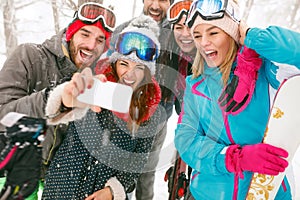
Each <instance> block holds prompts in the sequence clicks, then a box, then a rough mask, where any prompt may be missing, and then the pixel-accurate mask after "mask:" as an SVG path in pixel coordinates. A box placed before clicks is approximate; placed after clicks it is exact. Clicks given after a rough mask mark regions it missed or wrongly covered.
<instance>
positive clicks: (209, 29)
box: [194, 26, 219, 33]
mask: <svg viewBox="0 0 300 200" xmlns="http://www.w3.org/2000/svg"><path fill="white" fill-rule="evenodd" d="M214 28H219V27H217V26H212V27H210V28H208V29H206V30H205V32H208V31H211V30H212V29H214ZM194 33H199V31H194Z"/></svg>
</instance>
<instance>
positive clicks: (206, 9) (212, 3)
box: [186, 0, 241, 28]
mask: <svg viewBox="0 0 300 200" xmlns="http://www.w3.org/2000/svg"><path fill="white" fill-rule="evenodd" d="M226 13H227V15H228V16H230V17H231V18H232V19H233V20H234V21H236V22H240V20H241V19H240V16H239V14H240V13H239V10H238V8H237V7H236V8H234V7H233V6H232V5H231V4H230V3H228V0H196V1H194V2H193V4H192V5H191V8H190V11H189V14H188V18H187V21H186V24H187V25H188V27H189V28H191V27H192V26H193V24H194V22H195V19H196V18H197V16H198V15H199V16H200V17H201V18H202V19H203V20H214V19H221V18H223V17H224V15H225V14H226Z"/></svg>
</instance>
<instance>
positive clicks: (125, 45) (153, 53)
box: [116, 32, 159, 61]
mask: <svg viewBox="0 0 300 200" xmlns="http://www.w3.org/2000/svg"><path fill="white" fill-rule="evenodd" d="M116 51H118V52H119V53H121V54H123V55H129V54H131V53H132V52H133V51H135V52H136V55H137V57H138V58H140V59H142V60H144V61H154V60H156V59H157V57H158V55H159V47H158V46H157V44H156V43H155V42H154V41H153V40H152V39H151V38H149V37H147V36H146V35H144V34H142V33H139V32H125V33H121V34H120V35H119V38H118V40H117V42H116Z"/></svg>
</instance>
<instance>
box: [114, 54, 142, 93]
mask: <svg viewBox="0 0 300 200" xmlns="http://www.w3.org/2000/svg"><path fill="white" fill-rule="evenodd" d="M145 67H146V66H145V65H143V64H141V63H137V62H134V61H131V60H128V59H119V60H118V61H117V62H116V71H117V75H118V77H119V81H120V83H122V84H125V85H128V86H131V87H132V88H133V89H135V88H136V87H137V86H138V85H139V84H140V83H141V82H142V80H143V79H144V76H145V71H144V70H145Z"/></svg>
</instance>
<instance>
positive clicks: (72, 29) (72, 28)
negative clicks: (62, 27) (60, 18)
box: [66, 2, 114, 47]
mask: <svg viewBox="0 0 300 200" xmlns="http://www.w3.org/2000/svg"><path fill="white" fill-rule="evenodd" d="M92 4H93V3H91V2H89V3H85V4H82V6H86V5H88V6H89V5H92ZM101 7H103V6H101ZM104 8H105V7H104ZM105 9H106V8H105ZM92 11H93V10H92V9H91V11H90V12H86V15H88V16H85V17H86V18H93V17H95V13H96V12H92ZM77 12H80V8H79V11H76V12H75V17H74V20H73V21H72V22H71V23H70V24H69V26H68V27H67V30H66V41H67V42H69V41H70V40H71V38H72V37H73V35H74V34H75V33H76V32H77V31H78V30H80V29H81V28H82V27H84V26H87V25H92V26H96V27H98V28H99V29H100V30H101V31H102V32H103V33H104V35H105V39H106V46H107V47H108V46H109V38H110V36H111V34H112V31H109V30H108V29H105V26H104V24H103V22H102V19H101V20H97V21H96V22H95V23H90V22H88V23H85V22H84V21H82V20H80V19H79V18H78V17H77V15H78V13H77ZM110 12H111V13H112V15H114V14H113V12H112V11H110ZM101 15H102V14H101ZM104 15H105V13H104ZM104 17H105V16H104ZM106 17H107V16H106Z"/></svg>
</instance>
